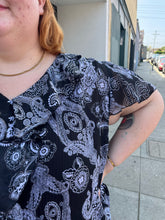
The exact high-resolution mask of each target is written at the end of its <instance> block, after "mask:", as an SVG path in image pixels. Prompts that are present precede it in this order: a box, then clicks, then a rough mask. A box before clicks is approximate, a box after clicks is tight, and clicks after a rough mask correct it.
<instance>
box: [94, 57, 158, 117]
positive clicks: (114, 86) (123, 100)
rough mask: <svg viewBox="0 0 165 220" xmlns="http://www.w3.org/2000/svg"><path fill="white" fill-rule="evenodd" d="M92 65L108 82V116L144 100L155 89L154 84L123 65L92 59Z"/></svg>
mask: <svg viewBox="0 0 165 220" xmlns="http://www.w3.org/2000/svg"><path fill="white" fill-rule="evenodd" d="M93 65H94V66H95V69H96V71H97V73H98V74H99V75H102V76H103V78H104V79H106V81H107V83H108V87H109V89H108V94H107V95H108V97H109V116H110V115H115V114H118V113H119V112H121V110H122V109H124V108H126V107H128V106H131V105H133V104H135V103H140V102H142V101H144V100H146V99H147V98H149V96H150V95H151V94H152V93H153V92H154V91H155V90H156V87H155V86H154V85H152V84H151V83H149V82H147V81H145V80H144V79H142V78H141V77H140V76H138V75H137V74H136V73H135V72H133V71H130V70H128V69H126V68H124V67H121V66H117V65H114V64H112V63H111V62H98V61H94V62H93Z"/></svg>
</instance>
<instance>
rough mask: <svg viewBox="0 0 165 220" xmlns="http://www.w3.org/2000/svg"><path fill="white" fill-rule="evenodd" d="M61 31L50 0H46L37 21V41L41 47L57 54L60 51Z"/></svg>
mask: <svg viewBox="0 0 165 220" xmlns="http://www.w3.org/2000/svg"><path fill="white" fill-rule="evenodd" d="M63 37H64V35H63V31H62V28H61V27H60V25H59V24H58V22H57V20H56V17H55V15H54V9H53V6H52V4H51V2H50V0H46V2H45V5H44V14H43V15H42V16H41V17H40V22H39V41H40V45H41V47H42V49H44V50H45V51H47V52H49V53H51V54H54V55H58V54H59V53H62V49H61V48H62V44H63Z"/></svg>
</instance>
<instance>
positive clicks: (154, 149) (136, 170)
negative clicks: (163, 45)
mask: <svg viewBox="0 0 165 220" xmlns="http://www.w3.org/2000/svg"><path fill="white" fill-rule="evenodd" d="M136 72H137V74H138V75H140V76H141V77H143V78H144V79H146V80H147V81H149V82H151V83H153V84H154V85H155V86H156V87H157V88H158V90H159V91H160V92H161V94H162V95H163V98H164V100H165V76H164V75H163V74H161V73H159V74H158V72H156V71H155V70H153V71H152V67H151V65H150V64H149V63H147V62H144V63H140V66H139V67H138V69H137V71H136ZM118 124H119V123H118ZM118 124H117V125H115V126H111V127H110V133H111V135H112V134H113V133H114V132H115V130H116V128H117V126H118ZM121 147H122V146H121ZM104 182H105V183H106V184H107V185H108V188H109V191H110V202H111V214H112V220H165V113H164V115H163V117H162V119H161V121H160V123H159V125H158V126H157V128H156V130H155V131H154V132H153V133H152V134H151V136H150V137H149V138H148V139H147V141H145V142H144V143H143V144H142V146H141V147H140V148H138V149H137V150H136V151H135V152H134V153H133V155H131V156H130V157H129V158H128V159H127V160H126V161H124V162H123V163H122V164H121V165H120V166H119V167H116V168H115V169H114V170H113V171H112V172H111V173H110V174H109V175H108V176H107V177H106V178H105V180H104Z"/></svg>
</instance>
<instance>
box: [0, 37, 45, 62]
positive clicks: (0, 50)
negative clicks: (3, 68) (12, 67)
mask: <svg viewBox="0 0 165 220" xmlns="http://www.w3.org/2000/svg"><path fill="white" fill-rule="evenodd" d="M40 50H41V48H40V45H39V40H38V36H37V37H35V38H33V39H32V38H30V37H29V39H27V40H25V39H24V38H23V37H21V36H17V37H10V36H0V63H1V62H7V63H8V62H12V61H13V62H15V61H19V60H20V59H22V58H23V57H24V56H26V54H27V53H28V52H30V51H33V52H34V51H40Z"/></svg>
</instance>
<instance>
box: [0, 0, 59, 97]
mask: <svg viewBox="0 0 165 220" xmlns="http://www.w3.org/2000/svg"><path fill="white" fill-rule="evenodd" d="M44 4H45V0H21V1H20V0H0V5H3V6H4V7H5V9H3V10H2V9H1V8H0V72H1V73H4V74H12V73H13V74H15V73H18V72H22V71H24V70H26V69H29V68H30V67H32V66H34V65H35V64H36V63H37V62H38V60H39V59H40V57H41V55H42V53H43V51H42V49H41V47H40V44H39V40H38V37H39V36H38V23H39V18H40V16H41V15H42V14H43V13H44ZM54 59H55V56H54V55H51V54H47V53H46V54H45V56H44V59H43V61H42V62H41V63H40V65H39V66H38V67H37V68H35V69H34V70H32V71H30V72H28V74H24V75H21V76H16V77H12V78H9V77H2V76H0V93H2V94H3V95H4V96H6V98H8V99H12V98H14V97H16V96H18V95H19V94H21V93H22V92H24V91H26V90H27V89H28V88H29V87H30V86H31V85H33V84H34V83H35V82H36V81H38V79H39V78H40V77H41V76H42V75H43V74H44V73H45V71H46V70H47V68H48V67H49V66H50V65H51V64H52V62H53V60H54Z"/></svg>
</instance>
